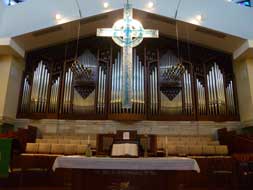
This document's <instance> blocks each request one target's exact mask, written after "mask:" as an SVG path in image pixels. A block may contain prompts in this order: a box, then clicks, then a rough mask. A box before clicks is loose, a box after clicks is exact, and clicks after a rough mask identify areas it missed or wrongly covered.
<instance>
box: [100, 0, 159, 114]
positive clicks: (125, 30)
mask: <svg viewBox="0 0 253 190" xmlns="http://www.w3.org/2000/svg"><path fill="white" fill-rule="evenodd" d="M97 36H103V37H112V39H113V41H114V42H115V43H116V44H117V45H119V46H121V47H122V48H123V51H122V52H123V55H122V73H123V74H122V75H123V76H122V79H123V80H122V81H123V82H122V94H121V97H122V107H123V108H127V109H130V108H131V107H132V103H131V99H132V65H133V64H132V63H133V48H134V47H136V46H138V45H139V44H140V43H141V42H142V40H143V38H158V37H159V32H158V30H151V29H144V28H143V26H142V24H141V23H140V22H139V21H137V20H135V19H133V8H132V5H131V4H129V3H128V2H127V3H126V4H125V6H124V18H123V19H120V20H118V21H116V22H115V23H114V25H113V27H112V28H98V29H97Z"/></svg>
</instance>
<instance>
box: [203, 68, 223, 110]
mask: <svg viewBox="0 0 253 190" xmlns="http://www.w3.org/2000/svg"><path fill="white" fill-rule="evenodd" d="M207 86H208V96H209V114H211V115H218V114H225V112H226V106H225V105H226V102H225V91H224V79H223V74H222V72H221V70H220V69H219V67H218V65H217V64H216V63H214V65H213V66H212V68H211V70H210V71H209V73H208V74H207Z"/></svg>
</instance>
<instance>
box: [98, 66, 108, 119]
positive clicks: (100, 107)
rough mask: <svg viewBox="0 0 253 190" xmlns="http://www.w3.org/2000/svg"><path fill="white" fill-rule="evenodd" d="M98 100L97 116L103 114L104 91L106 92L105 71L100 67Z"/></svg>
mask: <svg viewBox="0 0 253 190" xmlns="http://www.w3.org/2000/svg"><path fill="white" fill-rule="evenodd" d="M98 78H99V80H98V100H97V112H98V113H99V114H104V113H105V90H106V71H105V69H103V67H102V66H99V69H98Z"/></svg>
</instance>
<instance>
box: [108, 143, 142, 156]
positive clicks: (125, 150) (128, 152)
mask: <svg viewBox="0 0 253 190" xmlns="http://www.w3.org/2000/svg"><path fill="white" fill-rule="evenodd" d="M111 156H112V157H124V156H126V157H138V145H137V144H136V143H119V144H113V145H112V154H111Z"/></svg>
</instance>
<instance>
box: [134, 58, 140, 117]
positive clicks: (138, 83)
mask: <svg viewBox="0 0 253 190" xmlns="http://www.w3.org/2000/svg"><path fill="white" fill-rule="evenodd" d="M139 94H140V67H139V57H138V56H136V100H135V106H136V114H138V113H139V100H140V96H139Z"/></svg>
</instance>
